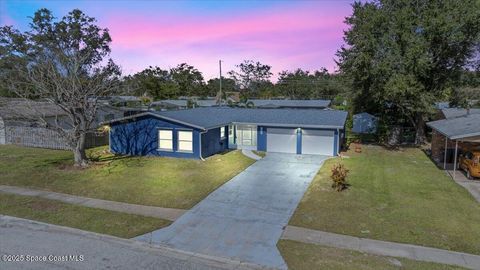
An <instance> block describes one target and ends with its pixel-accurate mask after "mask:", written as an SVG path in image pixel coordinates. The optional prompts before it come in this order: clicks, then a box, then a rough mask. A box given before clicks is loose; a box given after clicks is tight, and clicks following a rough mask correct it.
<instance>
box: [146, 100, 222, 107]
mask: <svg viewBox="0 0 480 270" xmlns="http://www.w3.org/2000/svg"><path fill="white" fill-rule="evenodd" d="M192 102H195V103H196V104H197V106H199V107H212V106H215V105H217V101H216V100H214V99H198V100H192ZM152 104H153V105H166V106H168V105H171V106H178V107H187V105H188V100H185V99H164V100H158V101H154V102H152Z"/></svg>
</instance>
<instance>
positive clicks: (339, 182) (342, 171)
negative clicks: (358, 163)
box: [330, 163, 349, 191]
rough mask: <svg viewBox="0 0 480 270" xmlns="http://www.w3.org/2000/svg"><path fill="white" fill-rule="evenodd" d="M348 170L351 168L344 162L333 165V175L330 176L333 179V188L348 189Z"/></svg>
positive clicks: (338, 189) (337, 189)
mask: <svg viewBox="0 0 480 270" xmlns="http://www.w3.org/2000/svg"><path fill="white" fill-rule="evenodd" d="M348 172H349V170H347V168H345V165H343V164H342V163H337V164H335V165H333V168H332V175H331V176H330V177H331V178H332V181H333V183H332V188H334V189H335V190H336V191H342V190H344V189H346V188H347V187H348V186H349V185H348V183H347V175H348Z"/></svg>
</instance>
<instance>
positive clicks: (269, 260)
mask: <svg viewBox="0 0 480 270" xmlns="http://www.w3.org/2000/svg"><path fill="white" fill-rule="evenodd" d="M326 158H327V157H326V156H309V155H301V156H299V155H294V154H276V153H269V154H268V155H267V156H266V157H265V158H263V159H261V160H259V161H257V162H256V163H254V164H253V165H251V166H250V167H248V168H247V169H246V170H245V171H243V172H242V173H240V174H238V175H237V176H235V177H234V178H233V179H231V180H230V181H229V182H227V183H226V184H224V185H223V186H221V187H220V188H219V189H217V190H216V191H214V192H213V193H211V194H210V195H209V196H208V197H207V198H205V199H204V200H203V201H201V202H200V203H199V204H197V205H196V206H195V207H193V208H192V209H191V210H190V211H188V212H187V213H186V214H184V215H183V216H181V217H180V218H179V219H178V220H177V221H175V222H174V223H173V224H172V225H170V226H169V227H167V228H165V229H163V230H157V231H154V232H152V233H148V234H145V235H143V236H140V237H138V238H137V239H138V240H142V241H147V242H150V243H163V244H166V245H168V246H171V247H173V248H177V249H181V250H187V251H191V252H198V253H203V254H208V255H213V256H220V257H226V258H235V259H239V260H241V261H246V262H251V263H255V264H260V265H265V266H267V267H274V268H282V269H286V268H287V266H286V264H285V262H284V260H283V258H282V256H281V255H280V253H279V251H278V249H277V247H276V244H277V242H278V240H279V239H280V236H281V235H282V232H283V230H284V228H285V226H286V225H287V224H288V220H289V219H290V217H291V215H292V214H293V212H294V211H295V208H296V207H297V204H298V203H299V201H300V200H301V198H302V196H303V194H304V192H305V191H306V189H307V187H308V185H309V184H310V182H311V181H312V179H313V177H314V176H315V175H316V173H317V171H318V170H319V169H320V167H321V166H322V164H323V162H324V161H325V159H326Z"/></svg>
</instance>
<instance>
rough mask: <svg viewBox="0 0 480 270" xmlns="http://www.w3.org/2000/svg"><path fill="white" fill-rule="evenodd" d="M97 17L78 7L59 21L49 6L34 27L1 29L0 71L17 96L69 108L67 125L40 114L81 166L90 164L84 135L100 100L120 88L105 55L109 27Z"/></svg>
mask: <svg viewBox="0 0 480 270" xmlns="http://www.w3.org/2000/svg"><path fill="white" fill-rule="evenodd" d="M95 22H96V20H95V19H94V18H91V17H88V16H86V15H85V14H83V13H82V12H81V11H80V10H73V11H72V12H70V13H69V14H68V15H67V16H65V17H63V18H62V20H60V21H58V22H56V21H55V20H54V17H53V16H52V14H51V12H50V11H49V10H47V9H41V10H39V11H37V12H36V13H35V15H34V17H33V18H32V23H31V24H30V27H31V31H28V32H25V33H20V32H19V31H17V30H14V29H13V28H12V27H8V26H7V27H2V28H0V68H1V72H0V76H2V77H3V78H2V79H3V80H5V81H8V85H9V89H10V90H11V91H13V92H14V93H15V94H16V95H17V96H19V97H22V98H25V99H26V100H45V101H48V102H50V103H51V104H54V105H56V106H58V107H59V108H60V109H61V110H62V111H63V112H64V113H65V115H66V116H67V118H68V121H67V124H65V123H60V122H59V121H58V119H56V120H55V121H53V122H52V121H48V120H47V119H45V118H43V117H42V115H41V114H39V115H38V117H39V119H40V121H42V122H44V124H45V126H46V127H48V128H51V129H54V130H56V131H57V132H58V133H59V134H60V135H61V136H62V137H64V139H65V141H66V142H67V144H68V145H69V146H70V147H71V149H72V150H73V153H74V161H75V165H76V166H82V167H85V166H87V165H88V160H87V156H86V154H85V138H86V134H87V133H88V132H89V131H91V130H92V129H93V128H95V127H92V123H93V122H94V121H95V116H96V112H97V107H98V104H97V99H98V98H99V97H101V96H106V95H110V94H112V93H114V92H115V91H117V89H118V82H119V80H118V77H119V75H120V70H119V67H118V66H116V65H115V64H114V63H113V61H112V60H111V59H107V57H108V55H109V53H110V47H109V44H110V42H111V38H110V35H109V34H108V30H107V29H101V28H100V27H98V26H96V25H95V24H94V23H95ZM31 109H33V110H34V109H35V107H34V106H31Z"/></svg>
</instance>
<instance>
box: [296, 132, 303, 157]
mask: <svg viewBox="0 0 480 270" xmlns="http://www.w3.org/2000/svg"><path fill="white" fill-rule="evenodd" d="M300 154H302V131H301V130H298V129H297V155H300Z"/></svg>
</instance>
